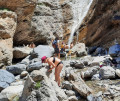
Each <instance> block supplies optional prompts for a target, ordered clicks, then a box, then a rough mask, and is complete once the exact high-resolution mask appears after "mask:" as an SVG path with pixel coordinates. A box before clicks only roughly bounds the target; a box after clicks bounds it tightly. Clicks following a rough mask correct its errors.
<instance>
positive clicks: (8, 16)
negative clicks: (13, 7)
mask: <svg viewBox="0 0 120 101" xmlns="http://www.w3.org/2000/svg"><path fill="white" fill-rule="evenodd" d="M0 22H1V23H0V66H4V65H10V64H11V62H12V57H13V54H12V46H13V36H14V33H15V30H16V25H17V24H16V22H17V15H16V13H15V12H12V11H7V10H0Z"/></svg>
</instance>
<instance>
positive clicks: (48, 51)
mask: <svg viewBox="0 0 120 101" xmlns="http://www.w3.org/2000/svg"><path fill="white" fill-rule="evenodd" d="M53 52H54V49H53V48H52V47H50V46H48V45H39V46H37V47H36V48H34V53H36V54H37V57H38V58H41V57H42V56H47V57H51V56H52V55H53ZM31 54H32V53H31Z"/></svg>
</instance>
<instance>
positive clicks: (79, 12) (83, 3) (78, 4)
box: [68, 0, 93, 46]
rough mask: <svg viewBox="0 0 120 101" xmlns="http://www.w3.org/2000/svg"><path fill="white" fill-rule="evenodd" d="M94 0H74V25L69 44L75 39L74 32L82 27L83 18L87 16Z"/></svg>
mask: <svg viewBox="0 0 120 101" xmlns="http://www.w3.org/2000/svg"><path fill="white" fill-rule="evenodd" d="M92 1H93V0H73V1H72V11H73V25H72V30H71V34H70V38H69V41H68V45H69V46H70V43H71V42H72V40H73V36H74V33H75V32H76V30H77V29H78V28H79V27H80V25H81V23H82V20H83V19H84V17H85V16H86V14H87V12H88V10H89V8H90V5H91V3H92ZM77 37H78V35H77Z"/></svg>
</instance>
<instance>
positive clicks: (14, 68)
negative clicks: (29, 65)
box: [6, 64, 26, 75]
mask: <svg viewBox="0 0 120 101" xmlns="http://www.w3.org/2000/svg"><path fill="white" fill-rule="evenodd" d="M6 70H7V71H9V72H11V73H12V74H14V75H19V74H21V73H22V72H23V71H25V70H26V65H24V64H16V65H11V66H7V67H6Z"/></svg>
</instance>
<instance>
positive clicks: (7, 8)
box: [0, 8, 11, 11]
mask: <svg viewBox="0 0 120 101" xmlns="http://www.w3.org/2000/svg"><path fill="white" fill-rule="evenodd" d="M0 10H6V11H11V10H10V9H8V8H0Z"/></svg>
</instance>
